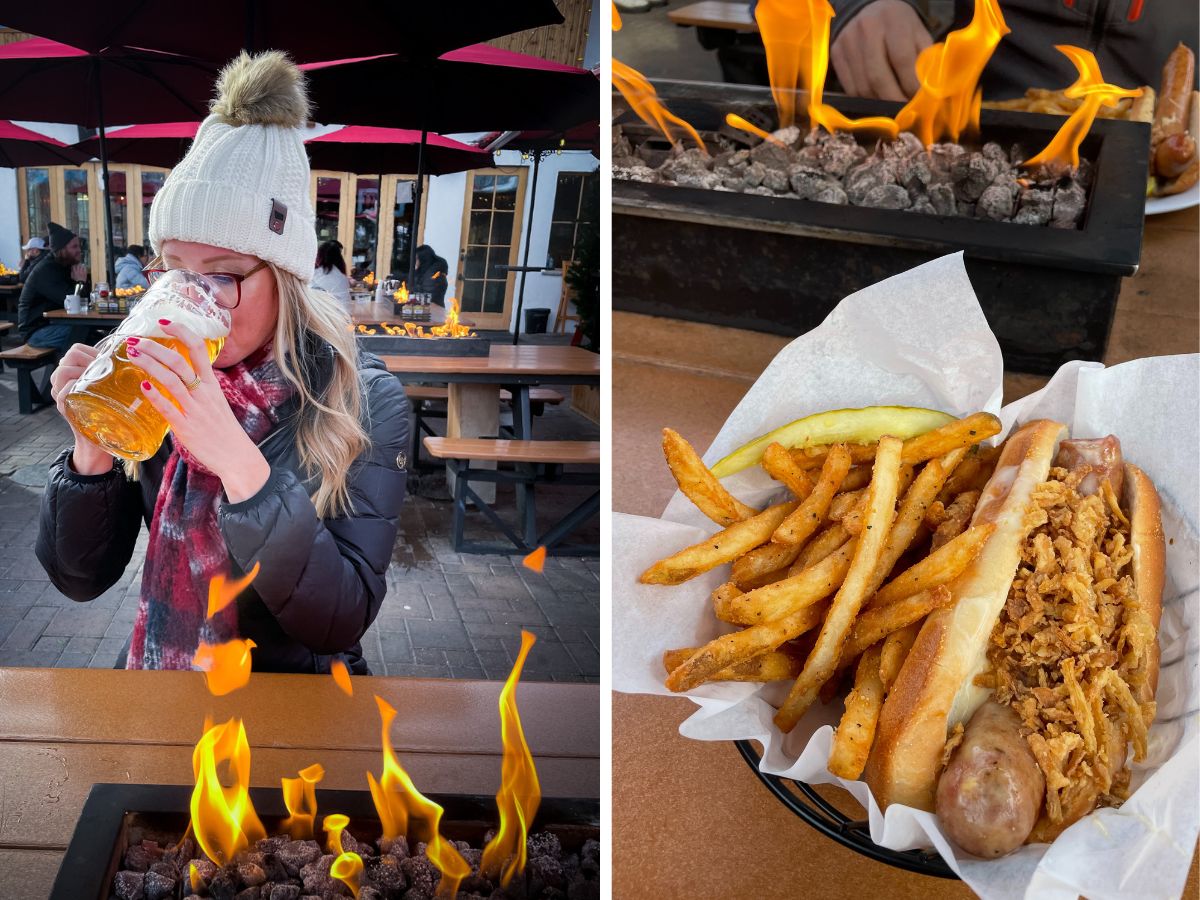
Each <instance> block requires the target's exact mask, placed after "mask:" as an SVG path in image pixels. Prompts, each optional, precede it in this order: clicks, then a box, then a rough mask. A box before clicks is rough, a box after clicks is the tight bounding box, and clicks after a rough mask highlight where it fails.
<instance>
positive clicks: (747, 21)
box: [667, 0, 758, 31]
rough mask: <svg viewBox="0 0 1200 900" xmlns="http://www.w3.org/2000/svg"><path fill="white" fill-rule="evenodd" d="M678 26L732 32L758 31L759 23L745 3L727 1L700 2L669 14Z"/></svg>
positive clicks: (700, 0) (709, 0)
mask: <svg viewBox="0 0 1200 900" xmlns="http://www.w3.org/2000/svg"><path fill="white" fill-rule="evenodd" d="M667 18H668V19H670V20H671V21H672V22H674V23H675V24H676V25H696V26H698V27H700V28H723V29H727V30H732V31H758V23H757V22H755V21H754V17H753V16H752V15H750V6H749V5H748V4H745V3H729V2H725V0H699V2H698V3H689V4H688V5H687V6H684V7H681V8H679V9H673V10H671V11H670V12H669V13H667Z"/></svg>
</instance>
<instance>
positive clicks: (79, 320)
mask: <svg viewBox="0 0 1200 900" xmlns="http://www.w3.org/2000/svg"><path fill="white" fill-rule="evenodd" d="M128 315H129V313H127V312H115V313H109V312H96V311H95V310H91V311H89V312H82V313H72V312H67V311H66V310H65V309H52V310H50V311H49V312H48V313H45V316H46V318H47V319H50V320H52V321H54V322H70V323H71V324H72V325H90V326H92V327H93V328H115V327H116V325H117V323H118V322H122V321H124V320H125V318H126V316H128Z"/></svg>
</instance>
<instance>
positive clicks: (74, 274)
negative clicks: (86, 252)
mask: <svg viewBox="0 0 1200 900" xmlns="http://www.w3.org/2000/svg"><path fill="white" fill-rule="evenodd" d="M87 276H88V268H87V266H86V265H84V264H83V263H81V262H80V263H75V265H73V266H71V280H72V281H87Z"/></svg>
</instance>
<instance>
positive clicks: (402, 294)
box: [392, 281, 408, 303]
mask: <svg viewBox="0 0 1200 900" xmlns="http://www.w3.org/2000/svg"><path fill="white" fill-rule="evenodd" d="M392 299H393V300H395V301H396V302H397V303H407V302H408V283H407V282H404V281H402V282H400V287H399V289H398V290H397V291H396V293H394V294H392Z"/></svg>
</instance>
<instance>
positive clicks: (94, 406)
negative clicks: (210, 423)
mask: <svg viewBox="0 0 1200 900" xmlns="http://www.w3.org/2000/svg"><path fill="white" fill-rule="evenodd" d="M216 296H217V289H216V286H215V285H213V283H212V282H211V281H210V280H209V279H208V278H205V277H204V276H203V275H198V274H196V273H195V272H189V271H186V270H184V269H177V270H173V271H170V272H167V273H166V274H165V275H163V276H162V277H161V278H159V279H158V280H157V281H155V282H154V284H152V285H151V286H150V288H149V290H147V291H146V293H145V294H143V295H142V299H141V300H140V301H139V302H138V304H137V306H136V307H135V308H134V309H133V310H132V311H131V312H130V313H129V315H128V316H127V317H126V318H125V319H124V320H123V321H122V322H121V324H120V325H119V326H118V327H117V329H116V330H115V331H114V332H113V333H112V334H110V335H109V336H108V337H106V338H105V339H104V340H102V341H101V342H100V343H98V344H97V345H96V349H97V350H98V351H99V355H98V356H97V357H96V358H95V359H94V360H92V362H91V363H90V364H89V365H88V367H87V368H86V369H84V370H83V374H82V375H81V376H80V377H79V380H78V381H77V382H75V385H74V386H73V387H72V388H71V390H70V392H68V394H67V398H66V401H65V402H64V406H65V407H66V416H67V419H68V421H70V423H71V425H72V426H74V428H75V430H76V431H77V432H79V433H80V434H81V435H83V436H84V437H85V438H87V439H88V440H89V441H91V442H92V443H93V444H95V445H96V446H97V447H99V448H101V449H102V450H104V451H106V452H108V453H111V454H112V455H113V456H119V457H121V458H122V459H127V460H133V461H141V460H144V459H149V458H150V457H151V456H153V455H154V454H155V453H157V452H158V448H159V447H161V446H162V442H163V439H164V438H166V436H167V431H168V430H169V426H168V425H167V422H166V420H165V419H164V418H163V417H162V416H161V415H159V413H158V411H157V410H156V409H155V408H154V407H153V406H152V405H151V404H150V401H149V400H147V399H146V397H145V395H144V394H143V393H142V382H143V381H146V380H149V381H150V382H151V383H152V384H153V385H154V386H155V387H156V388H158V389H159V391H161V392H162V393H163V394H164V395H165V396H166V397H168V398H169V399H172V398H171V395H170V394H169V393H168V392H167V390H166V388H164V387H163V386H162V385H161V384H159V383H158V382H157V381H156V380H155V379H153V378H150V376H149V375H147V374H146V372H145V371H144V370H142V369H140V368H138V367H137V366H135V365H134V364H133V363H132V362H130V361H129V356H128V343H127V342H128V340H129V338H131V337H144V338H150V339H152V340H154V341H156V342H157V343H159V344H162V345H163V346H164V347H170V348H171V349H173V350H176V351H178V352H179V353H181V354H182V355H183V356H184V358H186V359H188V361H189V362H190V361H191V360H190V356H189V354H188V351H187V348H186V347H185V346H184V345H183V344H182V342H180V341H179V340H178V339H177V338H173V337H169V336H168V335H167V334H166V333H165V332H164V331H163V330H162V326H161V325H159V324H158V320H159V319H169V320H170V321H171V322H172V323H178V324H182V325H184V326H186V327H188V328H190V329H191V330H192V331H193V332H194V333H195V334H197V335H199V337H200V338H201V339H202V340H203V341H204V346H205V348H206V349H207V350H208V361H209V362H210V363H211V362H212V361H213V360H215V359H216V358H217V354H218V353H220V352H221V347H222V346H224V344H225V338H226V337H227V336H228V335H229V327H230V323H231V319H230V312H229V310H228V309H225V308H224V307H222V306H220V305H219V304H218V303H217V301H216V299H215V298H216Z"/></svg>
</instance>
